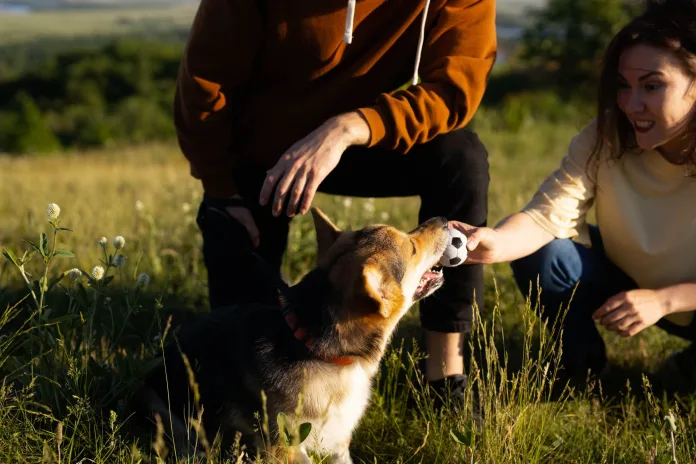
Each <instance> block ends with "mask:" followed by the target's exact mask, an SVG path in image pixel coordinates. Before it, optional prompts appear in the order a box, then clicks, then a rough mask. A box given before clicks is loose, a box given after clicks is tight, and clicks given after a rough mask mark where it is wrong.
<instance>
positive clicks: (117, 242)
mask: <svg viewBox="0 0 696 464" xmlns="http://www.w3.org/2000/svg"><path fill="white" fill-rule="evenodd" d="M124 246H126V239H125V238H123V237H121V236H120V235H117V236H116V237H114V248H116V249H117V250H120V249H121V248H123V247H124Z"/></svg>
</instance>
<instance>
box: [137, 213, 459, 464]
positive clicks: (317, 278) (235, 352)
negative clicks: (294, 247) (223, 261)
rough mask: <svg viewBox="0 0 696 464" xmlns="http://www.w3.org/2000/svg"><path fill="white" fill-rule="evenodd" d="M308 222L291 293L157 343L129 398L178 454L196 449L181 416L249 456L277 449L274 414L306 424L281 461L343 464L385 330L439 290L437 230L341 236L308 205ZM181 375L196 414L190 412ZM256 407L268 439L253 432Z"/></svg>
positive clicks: (442, 229)
mask: <svg viewBox="0 0 696 464" xmlns="http://www.w3.org/2000/svg"><path fill="white" fill-rule="evenodd" d="M312 217H313V221H314V227H315V231H316V237H317V262H316V267H315V268H314V269H313V270H311V271H310V272H309V273H308V274H307V275H305V276H304V278H303V279H302V280H301V281H300V282H299V283H297V284H296V285H294V286H287V285H285V284H280V283H279V284H278V285H277V286H276V288H277V290H276V291H277V303H276V304H267V303H258V304H246V303H245V304H239V305H236V306H232V307H229V308H221V309H216V310H215V311H212V312H210V313H208V314H206V315H205V316H204V317H203V318H202V319H201V320H200V321H199V322H198V323H197V324H196V325H195V326H194V327H191V328H190V330H188V331H182V332H183V333H182V334H181V336H179V337H178V340H177V343H172V344H169V345H167V346H166V347H165V349H164V350H163V355H162V356H161V361H162V362H161V363H160V365H159V366H158V367H157V368H155V369H154V370H153V371H151V372H150V373H149V375H148V376H147V377H146V378H145V380H144V384H143V386H142V388H141V389H140V390H139V391H138V393H137V394H136V398H137V401H138V403H139V408H138V409H139V414H141V416H142V417H146V418H147V419H148V420H149V421H151V422H155V420H156V419H159V420H160V421H161V423H162V424H163V429H164V431H165V433H166V434H167V435H168V438H169V439H170V441H171V443H172V444H173V445H172V446H174V447H176V448H177V452H178V453H182V452H183V453H191V452H192V450H193V449H194V448H196V447H197V449H200V448H201V447H200V446H199V443H197V442H196V433H195V432H193V431H192V429H191V427H190V426H187V425H186V424H187V418H192V417H193V418H196V417H200V418H201V424H202V425H203V429H204V430H205V431H206V433H207V434H208V435H210V434H212V435H218V438H220V437H222V438H221V440H222V441H221V443H222V444H223V447H226V446H230V445H231V443H232V441H231V438H230V437H235V436H237V435H238V434H241V436H242V437H243V439H244V441H243V443H245V444H247V445H248V447H249V448H248V449H250V450H252V449H256V450H259V449H261V448H263V447H264V445H268V442H269V440H270V442H271V443H272V446H274V447H275V449H279V448H282V446H278V445H282V443H281V440H280V437H281V430H280V427H279V426H278V424H277V423H276V421H275V418H276V417H278V415H279V413H283V414H284V415H285V416H283V417H287V419H288V421H291V422H292V423H294V424H303V423H309V424H311V431H310V433H309V436H307V437H306V439H305V440H304V441H303V442H302V443H301V444H299V445H296V446H294V447H286V450H287V449H288V448H290V449H293V450H294V451H293V452H294V458H293V462H297V463H302V464H304V463H310V462H311V460H310V458H309V457H308V454H307V452H308V451H315V452H317V453H319V454H323V455H328V456H329V458H330V459H329V461H330V462H333V463H337V464H348V463H351V462H352V461H351V457H350V453H349V445H350V441H351V436H352V433H353V431H354V429H355V428H356V426H357V425H358V423H359V421H360V419H361V417H362V415H363V413H364V411H365V409H366V407H367V406H368V403H369V400H370V395H371V386H372V381H373V379H374V377H375V374H376V373H377V370H378V368H379V364H380V361H381V359H382V357H383V355H384V352H385V349H386V347H387V343H388V341H389V339H390V337H391V336H392V334H393V332H394V329H395V328H396V325H397V323H398V322H399V320H400V319H401V318H402V316H403V315H404V314H405V313H406V312H407V311H408V309H409V308H410V307H411V306H412V305H413V304H414V303H415V302H416V301H418V300H420V299H422V298H425V297H427V296H429V295H431V294H432V293H433V292H435V291H436V290H437V289H438V288H440V286H442V284H443V283H444V277H443V274H442V270H441V268H439V265H438V260H439V258H440V256H441V255H442V253H443V251H444V249H445V246H446V244H447V240H448V232H447V229H448V223H447V220H446V219H445V218H443V217H436V218H432V219H430V220H428V221H426V222H424V223H423V224H421V225H419V226H418V227H417V228H416V229H414V230H413V231H411V232H409V233H405V232H403V231H400V230H398V229H396V228H394V227H391V226H387V225H370V226H367V227H365V228H363V229H360V230H357V231H351V230H347V231H341V230H339V229H338V228H337V227H336V226H335V225H334V224H333V223H332V222H331V221H330V220H329V219H328V218H327V217H326V215H325V214H324V213H323V212H322V211H321V210H319V209H318V208H312ZM183 355H185V357H184V356H183ZM187 363H188V364H187ZM187 366H188V367H187ZM189 374H192V375H193V378H194V380H195V384H196V385H197V390H198V395H199V396H198V403H199V406H200V408H201V409H202V412H201V411H196V410H195V408H194V403H196V401H195V400H196V396H195V390H192V388H191V387H192V383H191V382H190V378H189ZM300 398H301V405H300V406H301V407H298V401H300ZM264 399H265V401H264ZM264 406H265V410H266V414H267V416H266V417H268V418H270V420H269V421H268V423H269V425H268V430H267V432H268V434H269V435H270V437H264V436H263V434H262V432H263V427H261V419H260V418H261V417H262V416H261V415H262V414H263V411H262V409H264ZM199 413H200V416H198V414H199ZM157 416H159V417H157ZM211 441H212V440H211Z"/></svg>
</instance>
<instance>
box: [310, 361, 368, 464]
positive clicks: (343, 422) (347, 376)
mask: <svg viewBox="0 0 696 464" xmlns="http://www.w3.org/2000/svg"><path fill="white" fill-rule="evenodd" d="M370 391H371V375H368V373H367V372H365V370H364V369H363V367H362V366H361V365H360V364H358V363H356V364H354V365H350V366H346V367H338V366H333V365H328V364H327V365H325V366H324V367H323V368H322V371H321V374H320V375H317V376H314V378H313V379H312V380H311V381H310V382H309V383H308V385H307V388H306V391H305V398H306V399H305V401H306V403H307V405H308V406H311V407H312V409H313V410H315V411H316V410H319V411H323V413H322V414H321V417H320V418H311V419H303V420H302V422H305V421H309V422H311V423H312V433H311V435H310V436H309V437H308V439H307V441H306V447H307V448H308V449H313V450H316V451H318V452H320V453H337V452H340V451H341V450H344V449H347V447H348V444H349V443H350V438H351V436H352V434H353V431H354V430H355V428H356V426H357V425H358V422H359V421H360V418H361V417H362V415H363V413H364V412H365V408H366V407H367V405H368V403H369V401H370Z"/></svg>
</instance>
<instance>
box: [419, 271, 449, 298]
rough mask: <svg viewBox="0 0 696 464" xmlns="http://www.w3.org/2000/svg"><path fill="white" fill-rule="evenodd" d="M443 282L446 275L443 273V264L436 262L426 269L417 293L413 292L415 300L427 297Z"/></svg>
mask: <svg viewBox="0 0 696 464" xmlns="http://www.w3.org/2000/svg"><path fill="white" fill-rule="evenodd" d="M443 283H445V277H444V276H443V275H442V266H440V265H439V264H436V265H435V266H433V267H432V268H430V269H428V270H427V271H425V274H423V276H422V277H421V279H420V283H419V284H418V287H417V288H416V293H414V294H413V301H418V300H420V299H422V298H425V297H426V296H428V295H430V294H431V293H433V292H434V291H435V290H437V289H438V288H440V287H441V286H442V284H443Z"/></svg>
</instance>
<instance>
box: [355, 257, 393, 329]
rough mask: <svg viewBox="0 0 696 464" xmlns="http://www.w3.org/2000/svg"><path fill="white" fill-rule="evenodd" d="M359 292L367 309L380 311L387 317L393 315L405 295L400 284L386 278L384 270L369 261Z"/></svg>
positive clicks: (364, 270)
mask: <svg viewBox="0 0 696 464" xmlns="http://www.w3.org/2000/svg"><path fill="white" fill-rule="evenodd" d="M358 292H359V293H361V296H362V297H363V298H362V299H363V301H365V302H366V303H365V304H366V309H368V310H369V311H371V312H375V313H379V314H380V315H381V316H382V317H384V318H385V319H386V318H388V317H389V316H391V314H392V312H393V311H394V309H395V308H398V307H400V306H401V301H402V300H403V296H402V295H400V292H399V288H398V285H395V284H394V282H393V281H391V280H389V279H384V278H383V276H382V271H381V270H380V269H379V267H378V266H377V265H376V264H373V263H368V264H366V265H365V267H363V272H362V280H361V282H360V288H359V289H358Z"/></svg>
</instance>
